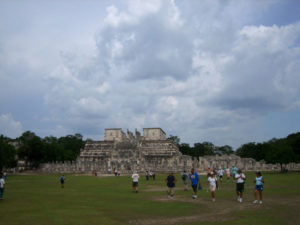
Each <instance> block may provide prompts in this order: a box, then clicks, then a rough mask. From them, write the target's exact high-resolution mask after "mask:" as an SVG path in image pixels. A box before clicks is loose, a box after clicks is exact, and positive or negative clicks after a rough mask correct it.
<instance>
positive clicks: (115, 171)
mask: <svg viewBox="0 0 300 225" xmlns="http://www.w3.org/2000/svg"><path fill="white" fill-rule="evenodd" d="M114 174H115V177H116V176H118V170H117V169H116V168H114Z"/></svg>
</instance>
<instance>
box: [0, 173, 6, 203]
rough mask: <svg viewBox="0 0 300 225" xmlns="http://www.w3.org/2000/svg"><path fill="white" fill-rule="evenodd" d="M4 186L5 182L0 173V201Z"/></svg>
mask: <svg viewBox="0 0 300 225" xmlns="http://www.w3.org/2000/svg"><path fill="white" fill-rule="evenodd" d="M4 186H5V180H4V178H3V176H2V174H1V173H0V200H2V199H3V194H4Z"/></svg>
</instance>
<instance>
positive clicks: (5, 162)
mask: <svg viewBox="0 0 300 225" xmlns="http://www.w3.org/2000/svg"><path fill="white" fill-rule="evenodd" d="M9 143H15V144H16V145H17V146H18V148H17V149H16V148H15V147H14V146H13V145H11V144H9ZM84 145H85V141H84V140H83V139H82V135H81V134H75V135H67V136H65V137H60V138H56V137H53V136H50V137H44V138H40V137H39V136H37V135H35V133H33V132H30V131H26V132H24V133H23V134H22V135H21V136H20V137H18V138H16V139H10V138H5V137H3V136H0V170H1V169H2V168H12V167H15V166H16V160H15V158H16V157H18V159H20V160H25V161H26V163H28V164H29V165H30V166H31V167H33V168H36V167H38V166H39V164H40V163H43V162H52V161H72V160H75V159H76V158H77V156H78V155H79V153H80V149H81V148H83V147H84Z"/></svg>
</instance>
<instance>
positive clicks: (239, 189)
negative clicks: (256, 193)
mask: <svg viewBox="0 0 300 225" xmlns="http://www.w3.org/2000/svg"><path fill="white" fill-rule="evenodd" d="M236 191H237V192H240V193H243V192H244V183H237V184H236Z"/></svg>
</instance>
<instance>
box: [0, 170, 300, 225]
mask: <svg viewBox="0 0 300 225" xmlns="http://www.w3.org/2000/svg"><path fill="white" fill-rule="evenodd" d="M246 175H247V178H248V181H247V182H246V185H245V196H244V202H243V203H238V202H237V201H236V196H235V184H234V182H233V181H232V180H229V181H223V182H222V183H221V185H220V190H218V191H217V192H216V200H217V202H215V203H213V202H212V201H211V198H210V194H209V193H208V192H207V191H206V190H205V188H204V189H203V190H200V191H199V192H198V196H199V198H198V199H196V200H193V199H192V191H191V189H190V190H189V191H187V192H186V191H183V190H182V182H181V179H180V176H179V175H177V176H176V177H177V179H178V182H177V188H176V191H175V197H174V199H168V198H167V195H166V192H165V190H166V188H165V183H164V178H165V177H166V175H158V176H157V178H156V180H155V181H152V180H149V181H146V180H145V178H144V177H142V178H141V179H140V185H139V189H140V192H139V193H138V194H136V193H133V192H132V189H131V179H130V178H129V176H121V177H93V176H77V175H67V176H66V184H65V188H64V189H62V188H61V187H60V183H59V177H60V175H15V176H9V177H8V179H7V185H6V189H5V192H4V198H5V199H4V200H2V201H0V224H1V225H68V224H73V225H74V224H78V225H85V224H86V225H93V224H97V225H99V224H105V225H109V224H137V225H138V224H193V225H194V224H228V225H229V224H230V225H232V224H233V225H234V224H243V225H247V224H251V225H253V224H255V225H259V224H263V225H268V224H272V225H273V224H293V225H294V224H300V216H299V212H298V211H299V206H300V174H299V173H298V174H296V173H294V174H274V173H263V176H264V177H265V181H266V184H265V191H264V203H263V205H254V204H253V203H252V202H253V187H254V184H253V183H252V180H253V178H254V173H248V174H246ZM200 180H201V181H202V182H203V183H204V181H206V177H204V176H201V178H200ZM203 186H204V187H205V185H203Z"/></svg>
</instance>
